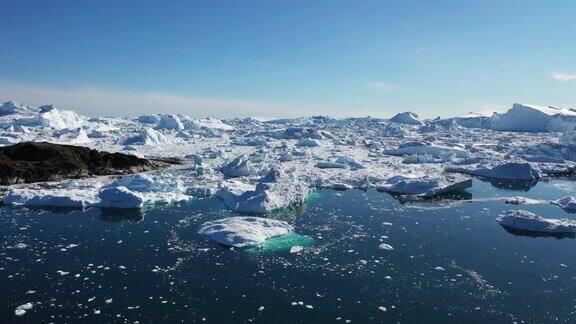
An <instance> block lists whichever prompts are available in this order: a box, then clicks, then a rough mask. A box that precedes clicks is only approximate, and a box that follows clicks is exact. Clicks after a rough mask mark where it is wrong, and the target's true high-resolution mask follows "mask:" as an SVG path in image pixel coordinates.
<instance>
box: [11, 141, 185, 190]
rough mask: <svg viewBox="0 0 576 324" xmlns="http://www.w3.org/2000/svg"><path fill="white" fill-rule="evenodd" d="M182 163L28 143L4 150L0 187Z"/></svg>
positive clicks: (127, 171)
mask: <svg viewBox="0 0 576 324" xmlns="http://www.w3.org/2000/svg"><path fill="white" fill-rule="evenodd" d="M178 162H179V161H178V160H170V159H166V160H148V159H143V158H139V157H137V156H134V155H129V154H123V153H108V152H101V151H97V150H93V149H90V148H88V147H83V146H74V145H62V144H54V143H48V142H24V143H19V144H15V145H11V146H4V147H0V185H10V184H16V183H30V182H40V181H57V180H62V179H74V178H85V177H90V176H98V175H116V174H130V173H136V172H144V171H150V170H155V169H161V168H165V167H167V166H169V165H170V164H175V163H178Z"/></svg>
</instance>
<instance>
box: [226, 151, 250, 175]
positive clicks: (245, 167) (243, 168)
mask: <svg viewBox="0 0 576 324" xmlns="http://www.w3.org/2000/svg"><path fill="white" fill-rule="evenodd" d="M220 172H222V173H223V174H224V175H227V176H229V177H244V176H251V175H254V174H256V168H255V167H254V164H253V163H252V161H250V159H249V158H248V157H247V156H246V155H240V156H238V157H237V158H235V159H234V160H232V161H230V162H228V163H226V164H224V165H223V166H221V167H220Z"/></svg>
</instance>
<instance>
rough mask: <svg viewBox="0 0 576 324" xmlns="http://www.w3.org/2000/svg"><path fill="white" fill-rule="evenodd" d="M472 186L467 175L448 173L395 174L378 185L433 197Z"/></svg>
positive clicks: (386, 190)
mask: <svg viewBox="0 0 576 324" xmlns="http://www.w3.org/2000/svg"><path fill="white" fill-rule="evenodd" d="M471 186H472V180H471V179H469V178H467V177H462V176H453V175H446V176H442V177H431V176H411V177H407V176H395V177H392V178H390V179H388V180H386V181H385V182H383V183H380V184H379V185H377V187H376V188H377V189H378V190H380V191H385V192H389V193H394V194H401V195H410V196H420V197H432V196H436V195H440V194H444V193H448V192H454V191H460V190H464V189H466V188H470V187H471Z"/></svg>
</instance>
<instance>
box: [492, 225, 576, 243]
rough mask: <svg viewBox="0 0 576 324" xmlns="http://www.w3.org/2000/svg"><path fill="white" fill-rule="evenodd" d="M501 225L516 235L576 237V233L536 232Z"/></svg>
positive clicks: (558, 237)
mask: <svg viewBox="0 0 576 324" xmlns="http://www.w3.org/2000/svg"><path fill="white" fill-rule="evenodd" d="M500 226H502V227H503V228H504V229H505V230H506V232H508V233H510V234H512V235H514V236H524V237H533V238H537V237H551V238H555V239H558V240H561V239H565V238H570V239H575V238H576V233H546V232H534V231H528V230H521V229H517V228H514V227H510V226H506V225H502V224H500Z"/></svg>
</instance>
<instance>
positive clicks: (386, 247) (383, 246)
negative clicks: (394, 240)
mask: <svg viewBox="0 0 576 324" xmlns="http://www.w3.org/2000/svg"><path fill="white" fill-rule="evenodd" d="M378 248H379V249H380V250H385V251H392V250H394V247H393V246H392V245H390V244H386V243H382V244H380V245H379V246H378Z"/></svg>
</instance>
